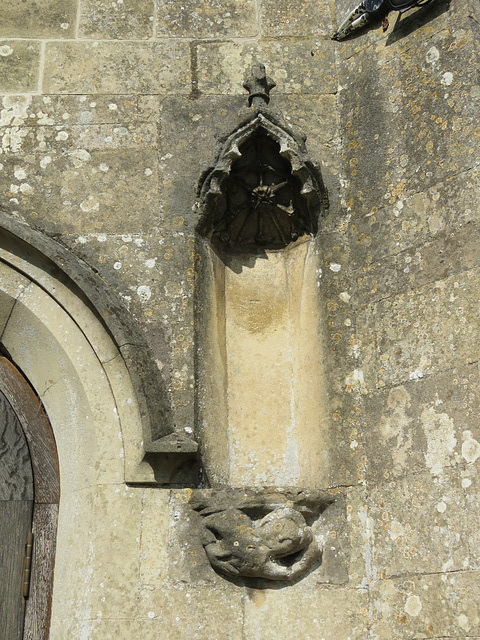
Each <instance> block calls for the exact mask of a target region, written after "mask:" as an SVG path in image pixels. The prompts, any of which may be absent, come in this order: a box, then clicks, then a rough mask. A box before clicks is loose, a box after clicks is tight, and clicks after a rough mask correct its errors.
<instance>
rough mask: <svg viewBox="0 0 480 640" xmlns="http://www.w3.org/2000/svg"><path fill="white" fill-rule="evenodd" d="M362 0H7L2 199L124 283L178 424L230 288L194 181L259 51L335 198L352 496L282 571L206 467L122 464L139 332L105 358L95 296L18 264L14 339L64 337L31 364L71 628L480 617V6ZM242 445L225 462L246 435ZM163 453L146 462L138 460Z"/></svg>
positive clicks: (10, 275)
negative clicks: (196, 504) (225, 528)
mask: <svg viewBox="0 0 480 640" xmlns="http://www.w3.org/2000/svg"><path fill="white" fill-rule="evenodd" d="M355 4H356V2H355V0H335V1H332V2H314V1H313V0H312V1H310V0H302V2H296V3H293V2H291V1H290V0H281V1H278V2H277V1H276V2H273V0H262V2H259V1H258V2H257V0H243V1H242V2H237V3H233V2H231V0H224V1H223V0H218V1H215V2H213V3H209V4H208V3H205V2H199V1H198V0H186V1H185V2H170V1H167V2H160V1H158V2H156V3H154V2H153V1H152V2H150V1H148V2H147V1H143V0H142V1H139V2H132V1H131V0H124V2H123V3H122V2H115V3H113V2H112V3H110V2H104V1H101V2H92V1H91V0H81V2H80V1H77V0H68V1H65V2H62V3H60V2H58V1H57V0H45V1H43V2H41V3H40V2H35V1H34V0H26V2H22V3H18V2H15V1H13V0H4V2H3V4H2V19H1V24H0V36H1V37H2V38H4V39H3V40H2V41H1V42H0V94H1V97H0V151H1V153H0V205H1V207H2V208H3V209H5V210H6V211H7V212H8V213H9V214H10V215H12V216H14V217H15V218H16V219H17V220H18V221H19V222H22V221H23V222H24V223H27V224H30V225H33V226H35V227H37V228H38V229H40V230H41V231H42V232H43V233H45V234H47V235H49V236H52V237H54V238H56V239H57V240H59V241H60V242H62V243H63V245H64V246H66V247H68V248H69V249H70V250H71V251H72V252H73V253H74V254H76V255H77V256H79V257H80V258H82V259H83V260H85V262H86V263H87V265H89V266H90V267H91V268H92V269H94V270H95V271H97V272H98V276H99V277H100V278H102V279H103V280H104V282H105V283H106V286H107V287H110V288H111V289H112V290H113V291H115V292H116V293H117V294H118V295H119V296H120V298H121V299H122V300H123V302H124V304H125V307H126V308H128V310H129V312H130V313H131V315H132V318H133V319H134V321H135V322H136V323H138V325H139V326H140V327H141V330H142V331H143V332H144V334H145V336H146V339H147V341H148V343H149V345H150V346H151V348H152V351H153V352H154V355H155V358H156V360H157V364H158V366H159V368H160V369H161V371H162V375H164V377H165V380H166V387H167V395H168V403H170V404H171V407H172V416H173V418H172V420H173V422H174V423H175V426H176V428H177V429H178V430H179V431H180V432H182V431H183V432H184V433H185V434H186V435H191V434H192V432H193V430H194V427H195V418H196V416H195V411H194V406H195V383H196V380H198V371H199V369H198V362H197V363H195V341H196V340H197V341H198V313H202V312H203V311H202V303H203V305H206V304H207V302H206V300H205V299H203V302H202V299H200V300H199V299H198V296H199V295H200V297H201V295H203V293H204V292H205V290H204V289H201V288H197V290H196V289H195V278H196V277H197V276H198V273H199V272H200V270H199V266H198V265H199V260H200V259H201V258H202V255H201V252H198V251H197V249H198V244H196V238H195V227H196V224H197V222H198V210H197V209H195V208H194V203H195V194H196V189H197V185H198V184H199V181H200V177H201V175H202V173H203V172H204V171H205V170H206V169H207V168H208V167H211V166H212V164H213V163H214V160H215V154H216V153H217V150H218V146H217V145H218V143H219V141H220V139H221V138H222V137H224V136H225V135H226V134H227V133H228V132H230V131H231V130H232V129H233V128H234V127H235V126H236V124H237V113H238V111H239V109H240V107H241V106H243V105H244V104H245V96H246V93H245V91H244V89H243V88H242V82H243V79H244V76H245V73H246V72H247V71H248V70H249V68H250V66H251V65H252V64H253V63H254V62H256V61H260V62H263V63H265V64H266V67H267V73H268V75H269V76H271V77H272V78H273V79H274V80H275V82H276V83H277V87H276V88H275V89H274V90H273V91H272V92H271V99H272V101H271V105H272V106H273V107H276V108H280V109H281V110H282V111H283V113H284V116H285V118H286V121H287V122H288V124H290V125H297V126H299V127H300V128H301V129H303V130H304V131H305V133H306V134H307V136H308V139H307V148H308V152H309V156H310V157H311V158H312V159H313V160H316V161H319V162H320V163H321V165H322V175H323V178H324V180H325V184H326V186H327V188H328V191H329V199H330V209H329V211H328V213H327V214H326V217H325V218H324V219H323V220H322V223H321V226H320V231H319V234H318V237H317V241H316V248H317V249H318V251H319V253H318V259H319V261H320V262H319V264H318V267H317V268H316V269H317V271H316V273H315V287H316V288H318V290H319V292H320V293H321V295H320V296H319V300H320V301H321V311H322V318H323V319H324V321H325V325H324V326H325V329H324V335H323V336H322V340H324V345H325V351H324V358H325V360H324V364H325V367H326V371H327V375H326V378H327V381H326V383H327V385H328V411H327V417H328V422H329V424H328V428H326V430H325V434H324V439H325V442H326V443H327V444H328V456H326V458H325V459H324V460H323V465H322V477H323V478H325V481H324V482H323V481H322V484H325V487H322V488H325V489H329V491H330V492H332V493H335V492H336V494H337V495H338V494H339V493H341V494H342V495H344V496H345V503H344V507H342V509H344V510H343V511H342V513H341V514H337V516H336V519H334V520H332V521H331V522H328V523H327V522H325V530H324V531H323V534H322V535H323V540H324V555H323V561H322V564H321V565H320V566H319V567H316V568H314V570H312V571H311V572H308V575H305V576H304V577H303V579H302V580H298V581H297V582H294V583H291V584H288V585H286V586H282V587H281V588H278V589H272V588H268V586H264V587H262V588H254V587H253V586H246V585H237V584H234V583H233V582H229V581H228V580H226V579H225V578H223V577H221V576H219V575H218V574H216V573H215V572H214V571H213V569H212V568H211V566H210V564H209V563H208V560H207V558H206V556H205V553H204V550H203V546H202V544H201V540H200V538H199V537H198V532H197V530H196V528H195V522H194V516H195V514H194V513H193V514H192V511H191V510H190V508H189V507H188V504H187V503H188V500H189V497H190V495H191V491H192V489H193V484H194V483H193V482H187V486H188V487H190V488H181V487H179V488H177V489H173V490H172V491H171V492H170V491H169V490H164V489H158V488H153V487H141V486H140V487H126V485H125V484H124V482H123V480H124V477H125V473H126V474H127V477H128V478H130V479H132V478H134V480H135V481H136V482H139V481H140V480H139V478H145V477H148V478H149V481H152V482H153V475H154V472H153V470H152V469H150V466H149V463H148V462H141V461H140V460H141V458H142V455H143V453H142V452H143V445H142V442H141V439H140V438H138V437H137V436H136V435H135V434H133V435H132V436H130V435H128V436H127V435H126V434H125V435H124V437H123V436H122V435H120V437H119V435H118V434H119V433H120V429H119V420H120V423H122V421H123V420H127V421H130V420H131V421H132V422H135V412H136V411H137V409H136V407H134V406H133V405H132V403H129V400H131V397H130V387H129V385H128V384H125V385H124V387H123V388H124V392H123V393H124V395H125V397H124V398H122V399H121V401H120V402H119V403H118V405H117V406H115V403H114V401H113V399H112V396H111V395H109V385H108V384H107V381H106V378H105V377H102V375H104V374H102V373H101V371H104V373H107V374H109V376H110V377H111V378H112V380H113V379H117V380H118V379H119V378H121V377H122V376H123V375H125V370H124V368H123V367H122V366H119V364H121V362H120V361H119V360H118V358H119V357H120V356H119V355H118V354H116V353H112V354H111V355H109V354H110V351H109V350H108V349H107V348H106V347H105V348H103V347H99V351H98V353H99V354H101V358H100V360H96V359H95V357H94V356H93V355H92V354H93V352H91V351H90V350H89V342H88V340H87V339H86V338H85V337H83V338H82V339H81V331H82V330H83V331H85V334H86V335H89V336H90V337H91V340H92V342H93V343H94V342H95V341H96V334H94V333H92V334H89V333H88V331H87V327H86V326H85V324H83V325H82V322H84V318H83V316H82V320H81V321H80V315H78V318H79V319H78V322H79V324H80V325H81V326H80V327H79V326H78V325H76V323H74V322H73V321H72V320H71V319H70V320H69V319H68V317H66V316H65V314H64V313H63V311H59V310H58V309H59V308H58V307H52V306H51V305H50V304H49V303H48V304H47V302H46V300H45V297H44V296H43V295H42V293H41V291H42V290H41V289H40V288H38V289H37V288H32V287H31V286H30V283H29V281H28V279H27V278H25V279H24V276H20V275H17V274H15V273H14V272H13V270H12V269H10V270H8V271H6V270H5V269H4V268H3V266H2V269H1V270H0V290H1V293H0V330H2V345H3V346H2V348H7V349H8V346H9V345H10V348H11V355H12V357H14V358H25V359H26V358H27V355H28V353H29V352H33V351H35V349H36V350H37V351H38V349H39V348H40V347H41V348H42V349H43V351H41V353H42V357H41V358H40V357H38V356H37V358H36V360H35V359H34V361H32V362H31V367H29V366H27V365H28V359H26V360H25V362H26V364H25V369H24V370H25V372H26V374H27V375H28V376H29V378H30V381H31V382H32V384H34V386H35V385H36V391H37V392H38V393H39V395H40V396H41V397H42V399H43V401H44V404H45V407H46V409H47V413H49V416H50V419H51V421H52V425H53V429H54V432H55V435H56V438H57V444H58V446H59V452H60V468H61V483H62V503H61V505H60V525H59V538H58V547H57V549H58V551H57V564H56V577H55V590H56V591H55V590H54V602H53V620H52V633H51V637H52V639H53V638H55V640H57V639H59V640H64V639H65V640H77V639H78V640H83V639H85V638H95V640H107V639H109V638H115V639H116V640H117V639H123V638H125V639H126V638H131V637H143V638H145V639H146V640H156V639H157V638H162V639H165V640H170V639H176V638H178V639H180V638H182V639H183V638H185V637H193V638H197V639H198V640H204V639H207V638H208V640H210V639H211V638H212V639H214V638H232V639H234V640H257V639H258V640H265V639H267V640H268V639H269V638H274V637H275V638H285V640H286V639H287V638H291V637H299V638H306V639H307V638H311V639H312V640H313V639H315V640H320V639H321V638H325V640H337V639H338V640H346V639H347V638H350V640H367V639H368V640H411V639H412V638H425V639H426V640H430V639H433V638H434V637H443V638H450V639H451V640H454V639H456V640H465V639H466V638H474V639H475V638H476V639H477V640H478V639H479V638H480V626H479V625H480V614H479V611H478V605H477V603H478V601H479V594H478V586H477V585H478V571H479V570H480V567H479V562H480V557H479V549H480V539H479V534H478V493H479V490H480V487H479V480H478V471H477V469H478V465H479V460H480V444H479V443H480V422H479V409H478V406H479V397H478V395H479V392H478V376H479V370H478V362H479V355H480V354H479V353H478V343H479V326H480V319H479V317H478V291H479V290H480V282H479V278H480V271H479V269H480V261H479V258H478V256H479V252H478V246H477V245H478V241H477V238H478V233H479V230H480V229H479V227H480V220H479V216H478V211H479V210H480V209H479V207H480V196H479V193H480V178H479V167H480V147H479V139H480V130H479V127H478V111H479V100H480V81H479V75H478V65H479V60H480V56H479V54H480V44H479V42H480V40H479V38H480V29H479V27H478V23H479V20H480V9H479V5H478V1H477V0H452V2H450V3H449V2H447V0H436V2H433V3H431V5H429V6H428V7H423V8H418V9H416V10H415V11H412V12H410V13H407V14H402V15H400V14H398V13H395V12H392V14H391V15H390V16H389V19H390V24H389V27H388V29H387V30H386V32H385V33H383V32H382V28H381V25H379V24H374V25H372V26H371V27H369V28H367V29H365V31H363V32H361V33H359V34H358V35H356V36H355V37H352V38H351V39H349V40H346V41H344V42H342V43H334V42H332V41H330V39H329V36H330V35H331V34H332V33H333V31H334V30H335V28H336V26H337V25H338V24H339V23H340V22H341V21H342V19H343V17H344V16H345V15H346V13H347V12H348V11H349V10H350V9H351V8H352V7H353V6H354V5H355ZM229 14H230V15H229ZM77 18H78V24H77ZM27 38H28V39H27ZM2 265H3V263H2ZM18 268H19V269H21V266H20V265H19V266H18ZM196 274H197V276H196ZM267 284H268V283H267ZM264 285H265V283H264ZM29 287H30V288H29ZM265 288H268V287H267V286H266V285H265ZM202 292H203V293H202ZM70 293H72V292H70ZM72 295H73V294H72ZM196 295H197V300H196V301H195V296H196ZM22 296H23V300H24V302H25V304H28V305H30V307H31V310H30V311H29V312H27V307H26V306H25V305H24V306H23V307H22V306H21V304H19V303H14V301H15V300H16V299H17V298H22ZM64 300H65V299H64ZM78 308H79V307H78ZM203 310H204V311H205V306H204V308H203ZM207 311H208V310H207ZM35 314H37V315H35ZM196 314H197V318H196ZM196 322H197V324H196ZM44 323H46V324H44ZM5 326H6V331H5V332H3V329H4V327H5ZM196 332H197V335H196ZM71 336H73V337H71ZM92 336H93V337H92ZM247 342H248V341H247ZM59 345H60V346H59ZM62 345H63V346H62ZM66 346H68V347H69V348H70V351H69V354H70V355H69V357H67V356H66V355H65V353H64V352H63V351H62V349H63V348H66ZM27 347H28V348H27ZM60 347H62V348H60ZM136 349H137V346H136V345H135V344H128V346H126V347H125V350H126V351H128V354H129V357H130V358H132V359H135V354H136ZM38 352H39V353H40V351H38ZM45 353H49V354H50V355H49V356H47V355H45V356H44V355H43V354H45ZM22 354H23V355H22ZM110 357H111V358H112V359H111V360H110ZM100 362H101V363H102V364H104V365H105V368H104V369H102V367H101V366H100ZM230 373H231V372H230ZM50 374H51V375H50ZM80 374H81V375H80ZM75 376H77V378H78V379H81V380H80V383H79V382H78V379H77V378H76V377H75ZM64 379H65V381H64ZM73 380H74V381H75V384H74V383H73V382H72V381H73ZM215 382H218V381H215ZM318 384H320V381H318ZM312 394H315V390H313V391H312ZM316 397H318V394H316ZM86 398H87V399H88V402H87V400H86ZM106 398H108V401H107V400H106ZM67 401H68V402H67ZM114 410H118V412H119V413H118V414H116V413H115V411H114ZM87 416H88V418H87ZM122 426H123V425H122ZM300 427H301V425H300V426H299V428H300ZM272 433H275V432H274V427H272ZM224 435H225V434H220V433H219V434H218V440H219V441H220V440H222V443H223V436H224ZM128 438H130V439H128ZM222 446H223V444H222ZM266 446H267V447H268V443H266ZM123 456H124V457H123ZM266 456H267V454H265V457H266ZM220 457H222V459H221V460H220V459H219V460H216V461H215V464H217V463H218V465H219V466H220V467H222V468H223V469H225V468H226V469H227V471H226V472H225V474H224V475H223V476H222V477H223V479H224V480H225V478H228V468H229V465H230V458H229V452H228V447H227V448H226V449H225V453H224V455H223V456H217V458H220ZM256 462H257V464H258V465H259V460H257V461H256ZM142 464H143V465H146V466H148V468H149V473H150V476H148V475H142V474H143V471H142V473H139V474H137V475H135V473H136V471H135V470H137V471H138V469H139V468H140V467H141V465H142ZM142 468H145V467H142ZM173 468H174V465H172V469H173ZM125 469H126V470H127V471H125ZM164 472H165V476H168V474H170V473H171V469H170V467H169V468H168V469H167V470H164ZM172 473H173V472H172ZM219 476H221V474H220V473H219ZM185 477H186V476H182V474H181V470H180V473H179V474H177V475H171V476H169V477H167V481H168V479H170V480H171V481H172V482H178V483H179V484H180V485H181V486H184V483H185ZM182 478H183V481H182ZM342 504H343V503H342ZM270 587H271V585H270Z"/></svg>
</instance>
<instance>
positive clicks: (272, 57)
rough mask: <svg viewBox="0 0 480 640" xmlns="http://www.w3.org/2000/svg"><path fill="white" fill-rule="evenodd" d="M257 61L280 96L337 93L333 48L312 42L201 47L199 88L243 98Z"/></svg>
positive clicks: (275, 42)
mask: <svg viewBox="0 0 480 640" xmlns="http://www.w3.org/2000/svg"><path fill="white" fill-rule="evenodd" d="M258 60H261V61H262V62H263V63H264V64H265V67H266V69H267V73H268V74H269V76H271V77H272V78H273V80H274V81H275V82H276V83H277V89H276V91H277V92H278V93H308V94H317V95H322V94H326V93H334V92H335V91H336V90H337V81H336V77H335V63H334V58H333V48H332V47H328V48H325V47H324V46H323V43H320V44H319V43H317V41H316V40H314V39H311V38H309V39H304V38H298V39H297V38H291V39H288V40H265V41H259V42H258V43H247V42H245V43H237V42H218V43H217V42H212V43H202V44H200V45H199V46H198V69H199V72H198V87H199V89H200V91H201V92H202V93H208V94H212V93H213V94H218V93H221V94H225V93H227V94H243V93H244V91H245V90H244V89H243V86H242V85H243V80H244V76H245V70H246V69H249V68H250V67H251V66H252V64H254V63H255V62H256V61H258Z"/></svg>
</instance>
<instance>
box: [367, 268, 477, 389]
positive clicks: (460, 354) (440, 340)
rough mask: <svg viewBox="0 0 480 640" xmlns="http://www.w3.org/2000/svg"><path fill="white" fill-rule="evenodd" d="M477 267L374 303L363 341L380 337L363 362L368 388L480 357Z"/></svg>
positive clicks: (421, 374)
mask: <svg viewBox="0 0 480 640" xmlns="http://www.w3.org/2000/svg"><path fill="white" fill-rule="evenodd" d="M479 278H480V273H479V270H478V268H477V269H472V270H469V271H464V272H462V273H460V274H458V275H457V276H451V277H449V278H446V279H444V280H439V281H437V282H435V283H434V284H433V285H430V284H428V285H425V286H424V287H421V288H419V289H417V290H411V291H408V292H406V293H402V294H399V295H396V296H392V297H391V298H387V299H385V300H383V301H379V302H378V303H376V304H374V305H372V306H371V307H369V308H368V309H367V310H366V311H365V312H364V313H363V312H362V314H359V320H360V323H361V325H362V327H361V329H360V332H359V333H361V336H362V342H363V343H364V344H367V343H368V342H369V340H370V338H371V337H373V336H374V338H375V347H374V349H373V352H372V351H370V353H365V354H364V358H363V362H362V366H363V367H364V369H365V371H364V374H365V379H366V380H367V381H368V384H367V386H368V387H369V388H372V387H375V386H377V387H378V388H381V387H384V386H387V387H389V386H391V385H395V384H399V383H401V382H404V381H407V380H415V379H421V378H423V377H424V376H426V375H428V374H432V373H439V372H440V371H442V370H445V369H447V368H451V367H461V366H463V365H465V364H469V363H472V362H476V361H477V360H478V357H479V356H478V344H479V340H480V336H479V335H478V332H479V318H478V290H479V282H478V280H479Z"/></svg>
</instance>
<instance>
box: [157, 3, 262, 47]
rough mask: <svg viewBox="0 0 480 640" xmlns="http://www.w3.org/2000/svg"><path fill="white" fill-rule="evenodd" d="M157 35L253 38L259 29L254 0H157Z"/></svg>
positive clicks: (197, 37)
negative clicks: (184, 1) (207, 0)
mask: <svg viewBox="0 0 480 640" xmlns="http://www.w3.org/2000/svg"><path fill="white" fill-rule="evenodd" d="M156 1H157V4H158V14H157V36H161V37H164V38H165V37H170V38H171V37H182V38H195V39H200V38H220V37H226V36H227V37H228V36H230V37H237V38H238V37H244V38H248V37H252V36H255V35H256V34H257V32H258V19H257V7H256V2H255V1H254V0H240V1H239V0H236V1H234V0H227V1H225V0H211V1H210V2H205V1H204V0H193V1H191V2H188V3H182V2H178V0H156Z"/></svg>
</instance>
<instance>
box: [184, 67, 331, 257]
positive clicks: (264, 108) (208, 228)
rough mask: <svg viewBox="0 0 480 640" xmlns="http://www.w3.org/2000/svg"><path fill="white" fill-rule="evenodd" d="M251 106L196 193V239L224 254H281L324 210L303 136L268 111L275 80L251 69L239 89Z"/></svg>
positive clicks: (317, 173)
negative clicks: (268, 251) (267, 251)
mask: <svg viewBox="0 0 480 640" xmlns="http://www.w3.org/2000/svg"><path fill="white" fill-rule="evenodd" d="M244 87H245V89H247V90H248V91H249V97H248V104H249V106H248V107H245V108H244V109H242V110H241V111H240V114H239V116H240V124H239V126H238V127H237V129H235V130H234V131H233V132H232V133H230V134H229V135H228V136H227V137H226V138H225V139H224V140H223V143H222V146H221V148H220V151H219V153H218V155H217V158H216V160H215V163H214V165H213V167H211V168H210V169H209V170H208V171H207V172H206V173H205V174H204V177H203V179H202V181H201V183H200V186H199V208H200V209H201V211H202V214H201V218H200V221H199V224H198V226H197V230H198V232H199V233H200V234H201V235H203V236H205V237H206V238H208V239H209V241H210V242H211V244H212V245H213V246H214V247H216V248H218V249H220V250H221V251H230V252H232V251H235V252H242V253H256V252H258V250H262V249H282V248H284V247H286V246H287V245H289V244H290V243H291V242H295V241H296V240H297V239H298V238H300V237H301V236H305V235H314V234H316V232H317V229H318V218H319V216H320V215H321V213H322V212H323V211H325V209H326V208H327V206H328V198H327V192H326V189H325V187H324V185H323V180H322V176H321V173H320V169H319V167H318V166H317V165H316V164H314V163H313V162H311V161H310V159H309V158H308V155H307V151H306V147H305V140H306V137H305V135H304V134H303V133H302V132H299V131H295V130H294V129H292V128H291V127H290V126H288V125H287V124H286V123H285V121H284V119H283V116H282V114H281V112H280V111H279V110H278V109H275V108H272V107H271V106H270V105H269V102H270V91H271V90H272V89H273V88H274V87H275V83H274V81H273V80H272V79H271V78H269V77H268V76H267V74H266V72H265V67H264V66H263V65H260V64H256V65H254V66H253V67H252V70H251V74H250V75H249V76H248V77H247V79H246V80H245V82H244Z"/></svg>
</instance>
